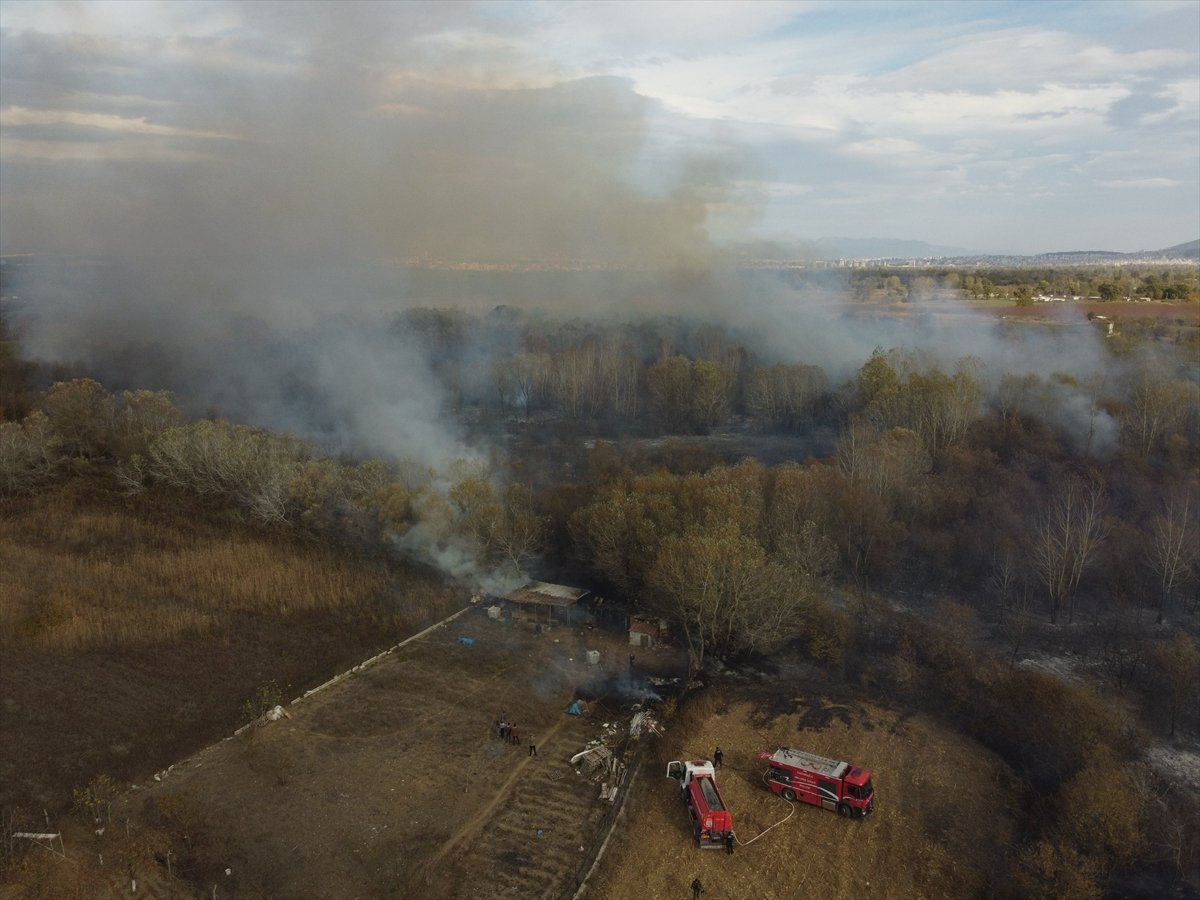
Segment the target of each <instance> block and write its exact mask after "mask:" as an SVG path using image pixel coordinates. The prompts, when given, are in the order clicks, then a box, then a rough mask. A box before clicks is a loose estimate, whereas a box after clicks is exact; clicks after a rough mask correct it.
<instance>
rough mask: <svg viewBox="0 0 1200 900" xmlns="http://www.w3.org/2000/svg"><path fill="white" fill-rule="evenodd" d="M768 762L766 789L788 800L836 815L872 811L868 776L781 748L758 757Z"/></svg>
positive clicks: (843, 764)
mask: <svg viewBox="0 0 1200 900" xmlns="http://www.w3.org/2000/svg"><path fill="white" fill-rule="evenodd" d="M758 758H759V759H761V760H762V761H763V762H765V763H767V765H768V766H769V768H768V769H767V771H766V773H765V775H764V778H765V780H766V782H767V787H769V788H770V789H771V790H773V791H774V792H775V793H776V794H782V795H783V796H784V798H785V799H787V800H799V801H801V802H802V803H811V804H812V805H813V806H820V807H822V808H824V809H830V810H834V809H836V810H837V812H838V815H840V816H846V817H847V818H849V817H850V816H865V815H867V814H868V813H870V812H872V811H873V810H874V809H875V787H874V785H872V784H871V773H870V772H868V771H867V770H866V769H860V768H859V767H858V766H852V765H851V764H850V763H847V762H839V761H838V760H836V759H826V758H825V757H823V756H816V755H814V754H812V753H805V752H804V751H803V750H793V749H792V748H791V747H780V748H779V749H778V750H776V751H774V752H771V751H769V750H768V751H765V752H763V753H760V754H758Z"/></svg>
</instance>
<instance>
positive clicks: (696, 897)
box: [692, 878, 704, 900]
mask: <svg viewBox="0 0 1200 900" xmlns="http://www.w3.org/2000/svg"><path fill="white" fill-rule="evenodd" d="M703 893H704V885H702V884H701V883H700V879H699V878H693V879H692V900H700V895H701V894H703Z"/></svg>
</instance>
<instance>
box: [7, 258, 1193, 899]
mask: <svg viewBox="0 0 1200 900" xmlns="http://www.w3.org/2000/svg"><path fill="white" fill-rule="evenodd" d="M1033 274H1038V273H1033ZM1045 274H1046V275H1047V276H1050V275H1053V280H1051V278H1049V277H1047V278H1044V279H1041V278H1039V279H1037V281H1042V280H1045V281H1047V282H1048V286H1049V289H1050V290H1056V289H1058V286H1059V285H1060V284H1064V283H1068V282H1070V280H1071V279H1073V278H1078V277H1079V276H1078V275H1077V274H1072V273H1067V274H1066V275H1063V274H1062V273H1045ZM1117 274H1120V275H1122V276H1125V277H1127V278H1128V277H1141V276H1136V275H1135V274H1134V273H1117ZM950 275H954V276H955V277H956V278H957V277H958V276H957V273H949V274H948V275H946V276H944V278H949V277H950ZM872 277H884V278H885V279H886V278H890V277H893V276H872ZM922 277H928V276H922ZM968 277H971V278H976V277H980V276H968ZM1147 277H1150V276H1147ZM1155 277H1157V276H1155ZM1063 278H1066V279H1067V282H1063V281H1062V279H1063ZM1089 278H1090V279H1091V282H1094V281H1095V279H1096V278H1103V279H1109V278H1110V275H1109V274H1108V273H1103V272H1101V273H1092V274H1091V275H1089ZM984 280H985V281H986V280H987V279H986V277H985V278H984ZM1168 280H1169V279H1168ZM1091 282H1089V283H1088V285H1086V286H1080V287H1079V293H1086V292H1088V291H1091V290H1093V289H1094V288H1096V286H1095V284H1092V283H1091ZM1034 283H1036V282H1034ZM1103 283H1107V282H1103ZM1122 283H1124V282H1122ZM1155 283H1158V282H1155ZM1147 285H1148V282H1147V280H1145V279H1143V280H1142V281H1141V282H1140V283H1139V284H1138V285H1137V287H1136V290H1137V291H1138V292H1140V291H1143V290H1152V289H1154V288H1153V285H1151V286H1150V287H1147ZM954 286H955V287H959V286H961V287H963V288H964V289H966V290H967V291H968V292H970V291H971V287H970V286H969V285H965V284H961V285H959V284H955V285H954ZM905 287H906V290H909V291H912V290H920V289H921V288H920V286H918V285H913V284H908V285H906V286H905ZM885 289H886V284H885ZM1038 289H1039V290H1043V289H1046V288H1044V287H1042V286H1040V285H1039V287H1038ZM1097 289H1098V288H1097ZM1165 289H1166V290H1171V291H1173V290H1174V288H1171V287H1169V286H1168V287H1167V288H1165ZM1070 290H1072V291H1075V288H1073V287H1072V288H1070ZM1123 290H1124V288H1123ZM1189 290H1191V291H1192V292H1193V293H1194V289H1189ZM391 327H392V328H393V329H394V332H395V334H397V335H398V336H401V335H403V336H405V337H406V338H411V337H413V336H417V337H418V339H419V342H420V343H421V345H422V346H424V347H425V348H426V349H427V351H428V352H429V355H430V365H431V368H432V371H433V372H434V373H435V374H436V376H437V378H438V379H439V380H440V382H441V383H442V386H443V387H444V388H445V391H446V395H447V396H448V397H449V398H450V399H449V405H450V406H451V407H452V409H451V410H450V411H448V412H452V413H453V414H456V415H457V416H458V417H459V418H460V420H462V421H464V422H468V423H470V424H471V426H472V428H473V429H474V431H475V433H476V434H479V435H491V436H493V437H496V436H499V435H506V436H507V438H508V439H509V440H510V441H512V440H518V441H519V440H522V439H524V440H525V441H526V443H525V444H523V445H522V446H533V445H534V444H544V445H546V446H551V447H552V448H553V450H552V451H547V455H546V457H545V458H541V457H538V456H537V455H536V453H533V454H528V455H521V454H514V455H513V456H511V457H507V458H506V457H504V456H502V455H499V454H493V455H492V457H491V459H490V461H488V462H479V461H476V462H472V463H467V462H461V463H456V464H453V465H449V466H448V467H447V468H446V470H445V471H441V472H430V471H427V470H424V469H421V468H420V467H417V466H414V465H412V464H410V463H406V462H405V461H403V460H388V461H381V460H363V459H355V458H352V457H349V456H344V455H343V456H338V457H330V456H329V455H327V454H326V452H325V451H323V450H322V448H321V446H320V445H319V444H318V443H315V442H313V441H310V440H305V439H302V438H300V437H296V436H292V435H287V434H280V433H274V432H270V431H267V430H264V429H260V428H256V427H253V426H252V425H248V424H239V423H235V422H231V421H227V420H223V419H214V418H195V417H193V416H189V415H186V414H185V413H184V412H183V411H182V409H181V407H180V405H178V404H177V402H176V400H175V398H173V397H172V396H171V395H170V394H168V393H166V392H164V391H152V390H110V389H109V388H108V387H106V386H104V385H102V384H100V383H99V382H98V381H95V380H92V379H90V378H86V377H75V378H65V379H64V380H61V381H57V382H55V383H53V384H45V382H47V381H48V380H49V378H48V375H47V372H46V371H45V370H43V369H41V368H39V367H36V366H33V365H31V364H28V363H25V362H23V361H21V359H20V358H19V353H18V351H17V345H16V344H15V343H14V342H8V343H0V385H3V388H2V391H0V413H2V415H3V422H0V510H3V505H2V504H3V502H4V500H3V498H10V499H11V498H15V497H19V496H21V495H25V494H29V493H30V492H37V491H39V490H42V489H44V488H45V487H46V486H47V485H51V484H55V483H59V482H61V481H62V480H64V479H73V478H101V479H104V480H105V481H106V483H108V484H110V485H112V486H114V487H115V488H118V489H119V490H122V491H128V492H137V493H141V492H148V491H149V492H154V491H159V490H170V491H186V492H191V493H194V494H198V495H203V496H206V497H211V498H216V499H218V500H219V501H220V502H222V503H226V504H230V505H232V506H235V507H237V508H239V509H241V510H243V511H244V514H245V516H246V517H247V518H248V519H250V520H253V521H257V522H260V523H262V524H263V525H265V526H266V527H269V528H277V529H284V530H288V531H294V532H297V533H302V534H308V535H312V536H314V537H318V538H321V539H326V540H334V541H336V542H339V543H344V544H348V545H350V546H352V547H355V548H359V549H363V550H366V551H368V552H369V553H371V554H380V555H387V554H394V553H396V552H400V553H402V554H410V555H414V556H417V557H418V558H420V559H421V560H423V561H425V562H431V563H433V564H435V565H440V566H442V567H443V568H446V569H448V570H450V571H451V573H452V574H454V575H456V576H458V577H461V578H463V579H464V580H466V581H468V582H469V581H471V580H472V579H474V580H475V582H476V583H477V584H478V583H484V584H493V583H505V582H506V581H508V582H511V580H513V579H515V578H518V577H520V576H521V575H522V574H523V573H534V574H539V575H549V576H553V575H566V576H570V577H575V578H579V579H583V580H586V581H588V583H590V584H592V585H593V586H595V587H596V588H597V589H599V590H601V591H602V592H604V593H605V594H606V596H611V597H615V598H618V599H620V600H622V601H624V602H626V603H628V604H629V605H630V606H631V607H633V608H636V609H640V610H642V611H644V612H649V613H653V614H656V615H658V616H661V617H663V618H665V619H667V620H668V621H669V622H670V623H671V624H672V627H673V628H674V629H675V630H676V632H677V634H678V635H679V636H680V640H681V641H682V642H683V643H684V644H686V646H687V649H688V651H689V654H690V658H691V661H692V665H693V667H694V668H695V669H696V670H697V671H700V670H711V669H712V668H713V667H714V665H718V664H719V663H721V662H724V663H736V662H737V661H739V660H747V659H758V660H762V659H764V658H768V657H769V656H770V655H771V654H773V653H776V652H778V651H781V650H785V649H786V650H790V651H792V652H796V653H799V654H801V655H802V656H803V657H805V658H806V659H808V660H810V661H811V662H812V663H813V664H815V665H818V666H821V667H824V668H825V669H826V670H827V671H829V672H830V673H831V675H832V676H835V677H838V678H844V679H847V680H848V681H850V682H852V683H857V684H859V685H861V686H862V687H863V688H864V689H867V690H869V691H871V692H872V693H874V694H877V695H880V696H884V697H890V698H893V699H894V700H895V701H896V702H901V703H911V704H913V705H914V706H917V707H918V708H925V709H933V710H937V711H938V712H939V714H941V715H943V716H945V717H947V718H949V719H950V720H952V721H953V722H955V723H956V724H957V725H958V726H959V727H961V728H962V729H963V730H965V731H966V732H967V733H969V734H972V735H973V736H975V737H976V738H977V739H978V740H980V741H981V742H982V743H984V744H985V745H987V746H989V747H990V748H992V749H994V750H996V751H997V752H999V753H1000V754H1001V755H1002V756H1003V757H1004V758H1005V759H1006V760H1007V761H1008V762H1009V763H1010V765H1012V766H1013V767H1014V769H1015V770H1016V771H1017V772H1018V773H1020V774H1021V775H1022V777H1024V778H1025V779H1026V781H1027V788H1026V789H1027V791H1028V795H1029V798H1030V809H1031V812H1030V815H1029V818H1028V822H1027V833H1026V834H1025V835H1024V842H1023V844H1022V847H1021V849H1020V850H1019V851H1018V852H1017V853H1016V856H1015V857H1014V862H1013V868H1012V871H1011V872H1009V873H1006V874H1007V875H1010V876H1011V877H1012V879H1013V882H1012V883H1013V884H1014V885H1015V887H1014V891H1015V892H1016V893H1017V894H1022V895H1038V894H1041V895H1047V896H1051V895H1053V896H1068V895H1070V896H1095V895H1096V894H1097V892H1099V891H1102V890H1103V889H1104V887H1105V886H1106V885H1109V886H1111V885H1115V884H1118V883H1120V879H1122V878H1124V877H1126V876H1128V875H1129V873H1131V872H1137V871H1142V870H1147V869H1153V870H1155V871H1161V872H1166V873H1168V877H1170V873H1174V876H1176V877H1182V876H1184V875H1187V874H1188V873H1192V875H1193V877H1194V873H1195V870H1196V866H1197V865H1200V837H1198V835H1200V817H1198V812H1197V805H1196V801H1195V798H1194V796H1193V795H1191V794H1189V793H1188V791H1187V789H1186V788H1185V787H1184V786H1182V785H1179V784H1173V783H1171V781H1170V780H1169V779H1164V778H1162V777H1161V775H1155V774H1153V773H1152V771H1151V770H1150V769H1149V768H1148V767H1146V766H1145V765H1144V763H1143V757H1142V751H1143V750H1144V749H1145V747H1146V746H1148V745H1149V744H1151V743H1153V742H1161V741H1169V740H1171V739H1175V738H1183V737H1188V738H1189V739H1190V740H1193V741H1194V739H1195V738H1196V736H1197V734H1198V733H1200V645H1198V643H1197V634H1198V633H1200V584H1198V579H1197V574H1198V573H1197V560H1198V556H1200V482H1198V467H1200V356H1198V352H1197V351H1198V348H1200V340H1198V338H1197V334H1196V328H1195V327H1194V326H1190V325H1188V324H1186V320H1185V319H1184V318H1183V317H1181V318H1180V319H1179V320H1178V321H1172V320H1167V322H1166V324H1164V322H1163V320H1162V319H1159V320H1157V323H1156V324H1153V325H1138V324H1137V323H1126V324H1124V325H1123V327H1122V330H1121V332H1120V333H1119V334H1118V335H1115V336H1114V337H1113V338H1110V339H1104V338H1101V337H1099V335H1098V332H1093V331H1092V330H1091V328H1090V327H1089V326H1086V325H1085V326H1083V327H1082V329H1080V328H1079V327H1078V326H1072V327H1074V328H1075V330H1074V331H1064V332H1063V334H1062V335H1060V336H1059V338H1060V339H1061V340H1063V341H1067V342H1070V341H1081V342H1082V341H1086V342H1089V344H1098V345H1100V347H1101V350H1100V352H1101V354H1102V358H1103V366H1102V368H1101V370H1100V371H1099V372H1098V373H1097V374H1095V375H1087V374H1085V375H1080V374H1069V373H1067V372H1060V373H1054V374H1050V375H1038V374H1034V373H1033V372H1023V371H996V370H995V366H994V365H993V364H989V363H987V362H986V361H984V360H982V359H980V358H976V357H972V356H965V357H963V358H960V359H956V360H945V359H942V358H938V357H935V356H932V355H930V354H928V353H925V352H917V351H912V350H904V349H892V348H886V347H880V348H878V349H877V350H876V351H875V352H874V353H873V354H872V355H871V356H870V358H869V359H868V360H867V362H866V363H865V364H864V365H862V366H861V368H860V369H859V370H858V371H857V372H856V373H855V374H854V375H853V376H852V377H851V378H849V379H847V380H845V381H844V382H841V383H834V382H833V381H832V380H831V378H830V376H829V375H828V374H827V373H826V372H825V371H824V370H823V369H821V368H820V367H817V366H814V365H809V364H806V363H805V362H804V361H803V360H798V361H792V362H778V361H772V360H767V359H762V358H759V357H758V356H757V355H756V354H755V352H753V351H752V350H750V349H748V348H747V345H746V344H745V343H744V342H743V341H742V340H741V339H740V338H739V336H738V335H737V334H735V333H733V332H732V331H730V330H729V329H725V328H721V327H717V326H713V325H704V324H695V323H690V322H685V321H682V320H678V319H647V320H644V321H641V322H638V323H633V324H630V323H622V324H617V323H610V322H601V321H586V320H578V319H576V320H569V321H564V320H559V319H551V318H545V317H541V316H531V315H528V314H524V313H521V312H519V311H517V310H514V309H510V308H500V309H497V310H495V311H493V312H492V313H490V314H487V315H483V316H475V315H471V314H468V313H464V312H460V311H454V310H441V309H429V308H425V309H416V310H411V311H408V312H405V313H403V314H401V315H400V316H398V317H397V318H396V320H395V321H394V322H393V323H392V324H391ZM1021 327H1024V326H1017V330H1016V331H1013V330H1011V329H1010V330H1009V331H1007V332H1004V333H1000V334H999V335H998V337H997V339H998V340H999V341H1001V342H1005V341H1008V342H1020V341H1021V340H1023V339H1024V338H1023V335H1022V334H1021V333H1020V330H1019V329H1020V328H1021ZM43 385H44V388H43ZM822 429H823V430H825V431H827V432H828V433H829V434H831V435H832V451H831V452H829V453H827V454H822V455H820V456H817V457H814V456H812V455H810V454H809V453H808V451H807V450H806V449H805V448H806V447H808V446H809V445H808V444H807V443H806V441H805V440H804V436H805V435H806V434H808V433H810V432H812V431H814V430H822ZM712 434H726V435H727V434H734V435H735V436H737V435H740V436H742V437H745V438H749V437H750V436H753V435H774V436H778V437H781V438H788V439H790V438H794V439H795V442H796V443H795V446H796V451H795V454H794V457H792V458H790V459H787V460H786V461H783V462H779V463H777V464H773V465H769V464H766V463H764V462H761V461H758V460H756V459H754V458H748V457H747V458H743V454H739V453H738V452H736V450H734V451H732V452H731V451H730V450H729V446H730V445H729V444H724V445H722V447H723V448H724V449H721V450H718V449H716V448H715V445H710V444H707V443H705V441H704V440H702V439H700V438H702V436H704V435H712ZM733 446H734V447H735V448H736V446H737V444H736V442H735V444H734V445H733ZM564 448H565V449H564ZM559 453H561V454H562V456H561V458H550V457H551V455H553V454H559ZM480 458H482V457H480ZM450 559H453V560H455V562H454V564H453V565H451V564H450V563H448V562H447V560H450ZM31 603H32V604H33V605H32V606H31V608H29V609H26V610H23V611H19V612H18V614H15V615H14V614H13V613H12V612H11V611H10V612H9V613H8V614H7V615H6V616H5V620H4V626H5V634H4V640H6V641H15V640H35V641H40V642H42V644H43V645H44V646H46V647H53V645H54V642H53V635H52V633H51V632H52V631H53V627H54V624H53V620H52V619H46V618H45V616H43V615H41V613H40V611H39V609H37V608H36V603H37V601H36V600H33V601H31ZM94 634H95V640H96V641H98V642H101V643H103V642H105V641H115V640H118V638H117V637H116V636H110V637H105V635H104V633H103V631H102V630H97V631H96V632H94ZM1033 648H1036V649H1037V650H1038V651H1039V652H1043V653H1051V654H1062V653H1071V654H1074V655H1075V656H1076V657H1077V658H1079V659H1085V660H1087V661H1089V664H1090V668H1089V669H1088V671H1089V676H1088V677H1087V678H1086V679H1085V680H1082V681H1081V680H1074V679H1070V680H1065V679H1061V678H1058V677H1055V676H1051V675H1046V674H1041V673H1038V672H1034V671H1030V670H1029V669H1027V668H1022V667H1019V666H1015V665H1014V663H1015V662H1016V661H1017V660H1018V659H1020V658H1021V657H1022V656H1023V654H1024V653H1026V652H1027V651H1029V650H1030V649H1033Z"/></svg>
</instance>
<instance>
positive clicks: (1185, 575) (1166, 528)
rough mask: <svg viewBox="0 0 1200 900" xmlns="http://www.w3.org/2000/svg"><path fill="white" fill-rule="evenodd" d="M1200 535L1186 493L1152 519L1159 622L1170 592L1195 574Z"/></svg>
mask: <svg viewBox="0 0 1200 900" xmlns="http://www.w3.org/2000/svg"><path fill="white" fill-rule="evenodd" d="M1198 548H1200V536H1197V528H1196V520H1195V515H1194V511H1193V507H1192V503H1191V498H1190V497H1188V496H1187V494H1183V495H1181V496H1178V497H1173V498H1171V499H1170V500H1168V501H1167V502H1166V503H1165V504H1164V505H1163V509H1162V512H1160V513H1159V514H1158V515H1156V516H1155V517H1154V518H1153V519H1152V520H1151V522H1150V529H1149V531H1148V532H1147V533H1146V559H1147V562H1148V563H1149V564H1150V568H1151V570H1152V571H1153V572H1154V574H1155V577H1156V578H1157V579H1158V624H1159V625H1161V624H1162V623H1163V617H1164V616H1165V615H1166V609H1167V603H1168V602H1169V600H1170V597H1171V594H1172V593H1173V592H1174V591H1175V589H1176V588H1177V587H1179V586H1180V585H1181V584H1183V583H1184V582H1185V581H1186V580H1187V579H1189V578H1190V577H1192V575H1193V567H1194V566H1195V564H1196V559H1197V558H1198V557H1200V549H1198Z"/></svg>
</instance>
